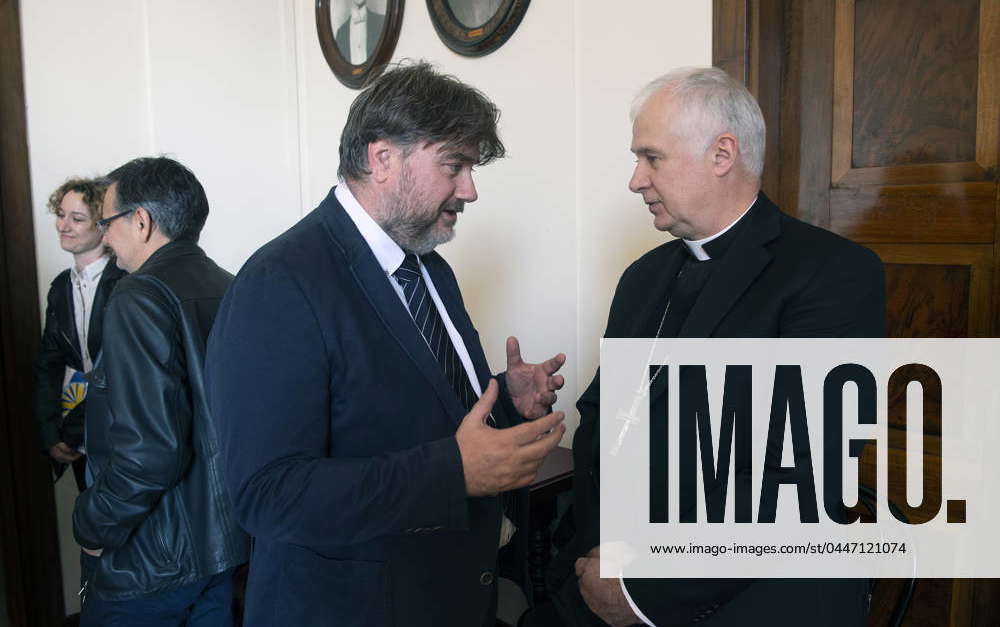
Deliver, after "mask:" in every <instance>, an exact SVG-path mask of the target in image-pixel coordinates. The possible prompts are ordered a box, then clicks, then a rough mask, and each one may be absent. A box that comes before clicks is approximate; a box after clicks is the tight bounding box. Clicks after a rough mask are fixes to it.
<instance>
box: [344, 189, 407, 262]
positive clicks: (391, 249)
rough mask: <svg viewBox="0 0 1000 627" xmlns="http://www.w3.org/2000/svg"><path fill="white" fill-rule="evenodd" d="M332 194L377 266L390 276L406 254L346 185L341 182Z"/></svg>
mask: <svg viewBox="0 0 1000 627" xmlns="http://www.w3.org/2000/svg"><path fill="white" fill-rule="evenodd" d="M333 194H334V196H336V197H337V200H339V201H340V205H341V206H342V207H343V208H344V211H346V212H347V215H348V216H349V217H350V218H351V221H353V222H354V225H355V226H356V227H358V230H359V231H361V237H363V238H365V242H367V244H368V248H371V249H372V252H373V253H374V254H375V259H376V260H378V265H380V266H381V267H382V269H383V270H385V273H386V274H392V273H393V272H395V271H396V270H398V269H399V266H401V265H403V258H404V257H405V256H406V253H404V252H403V249H402V248H400V247H399V244H397V243H396V242H394V241H393V240H392V238H391V237H389V235H388V234H387V233H386V232H385V231H383V230H382V227H380V226H379V225H378V223H377V222H375V220H374V219H373V218H372V217H371V216H370V215H369V214H368V212H367V211H365V209H364V207H362V206H361V203H359V202H358V199H357V198H355V197H354V194H352V193H351V189H350V188H349V187H347V183H344V182H343V181H341V182H340V183H339V184H338V185H337V187H336V188H334V190H333Z"/></svg>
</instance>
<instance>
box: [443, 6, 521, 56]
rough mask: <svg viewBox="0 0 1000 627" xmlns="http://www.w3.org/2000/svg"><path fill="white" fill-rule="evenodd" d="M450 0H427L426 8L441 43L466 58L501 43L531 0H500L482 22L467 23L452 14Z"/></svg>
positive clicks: (506, 38)
mask: <svg viewBox="0 0 1000 627" xmlns="http://www.w3.org/2000/svg"><path fill="white" fill-rule="evenodd" d="M453 1H454V0H427V11H428V12H429V13H430V14H431V22H432V23H433V24H434V30H436V31H437V34H438V37H440V38H441V41H443V42H444V45H446V46H448V48H450V49H451V50H452V51H454V52H457V53H458V54H460V55H463V56H466V57H481V56H483V55H487V54H489V53H491V52H493V51H494V50H496V49H497V48H499V47H500V46H502V45H504V43H506V42H507V40H508V39H510V36H511V35H513V34H514V31H516V30H517V27H518V26H520V24H521V20H522V19H523V18H524V14H525V12H527V10H528V5H529V4H530V3H531V0H500V4H499V7H497V9H496V11H495V12H494V13H493V15H492V16H491V17H490V18H489V19H487V20H486V22H484V23H482V24H473V25H468V24H463V23H462V22H461V21H460V20H459V19H458V18H457V17H456V16H455V13H454V11H453V10H452V5H451V2H453Z"/></svg>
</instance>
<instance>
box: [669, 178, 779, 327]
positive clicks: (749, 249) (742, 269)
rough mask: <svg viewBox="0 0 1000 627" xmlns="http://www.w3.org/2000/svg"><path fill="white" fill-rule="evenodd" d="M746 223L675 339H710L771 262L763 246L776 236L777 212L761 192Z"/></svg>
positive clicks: (777, 226)
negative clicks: (716, 328) (723, 319)
mask: <svg viewBox="0 0 1000 627" xmlns="http://www.w3.org/2000/svg"><path fill="white" fill-rule="evenodd" d="M745 219H746V220H747V224H745V225H743V226H744V227H746V228H745V229H743V232H741V233H738V234H737V237H736V239H735V240H733V243H732V245H731V246H730V247H729V250H727V251H726V253H725V255H723V257H722V259H720V260H719V266H718V267H717V268H715V271H714V272H712V276H711V277H709V279H708V282H707V283H706V284H705V287H704V288H703V289H702V290H701V294H699V295H698V299H697V300H696V301H695V303H694V306H693V307H692V308H691V313H690V314H689V315H688V317H687V319H686V320H685V321H684V324H683V325H682V326H681V330H680V332H679V333H678V337H712V334H713V332H714V331H715V327H716V326H718V324H719V321H721V320H722V318H723V317H724V316H725V315H726V314H727V313H729V310H730V309H732V308H733V305H735V304H736V302H737V301H738V300H739V299H740V297H742V296H743V293H744V292H746V290H747V288H748V287H750V284H751V283H753V281H754V279H756V278H757V275H759V274H760V273H761V272H762V271H763V270H764V268H765V267H767V265H768V264H769V263H770V262H771V253H769V252H768V251H767V249H766V248H764V244H766V243H768V242H770V241H771V240H773V239H774V238H775V237H777V236H778V233H779V231H780V227H779V223H778V210H777V208H776V207H775V206H774V205H773V204H771V201H769V200H768V199H767V197H766V196H764V194H763V193H760V194H759V196H758V200H757V203H756V204H755V205H754V207H753V208H752V209H751V210H750V212H749V213H747V215H746V217H745Z"/></svg>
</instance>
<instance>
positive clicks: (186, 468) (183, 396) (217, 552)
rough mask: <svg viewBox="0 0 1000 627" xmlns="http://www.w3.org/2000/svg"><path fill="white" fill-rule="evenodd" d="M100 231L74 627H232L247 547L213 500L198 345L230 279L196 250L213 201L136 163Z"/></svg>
mask: <svg viewBox="0 0 1000 627" xmlns="http://www.w3.org/2000/svg"><path fill="white" fill-rule="evenodd" d="M107 183H108V185H109V187H108V189H107V192H105V196H104V209H103V211H104V218H103V219H102V220H100V222H99V223H98V224H99V227H100V228H101V229H102V230H103V231H104V238H105V243H106V244H107V246H109V247H110V248H111V249H112V250H113V251H114V252H115V254H116V256H117V259H118V265H119V266H120V267H121V268H122V269H124V270H126V271H128V272H129V275H128V276H126V277H125V278H123V279H122V280H121V281H119V283H118V287H117V289H116V290H115V292H114V294H113V295H112V297H111V299H110V301H109V303H108V308H107V311H106V314H105V321H104V352H103V354H102V357H101V359H100V360H99V361H98V363H97V364H96V365H95V368H94V371H93V374H92V377H91V384H90V386H91V389H90V399H89V403H90V405H89V407H88V410H87V440H86V442H87V449H88V452H89V455H90V459H91V465H90V467H89V468H88V474H89V475H90V481H89V486H90V487H89V488H88V489H87V490H86V491H84V492H83V493H82V494H81V495H80V497H79V498H78V499H77V502H76V509H75V511H74V512H73V531H74V535H75V536H76V539H77V542H79V544H80V546H81V547H83V550H84V555H83V556H82V568H81V579H82V590H81V596H82V597H83V599H82V603H81V614H80V619H81V625H84V626H85V627H87V626H97V625H101V626H108V625H140V624H141V625H156V626H159V625H163V626H168V625H169V626H173V625H188V626H197V627H209V626H212V627H214V626H220V627H221V626H223V625H225V626H226V627H229V626H230V625H232V621H233V618H232V609H231V607H232V597H233V585H232V575H233V570H234V568H235V567H236V566H238V565H240V564H241V563H243V562H245V561H246V560H247V556H248V540H247V537H246V535H245V534H244V533H243V532H242V531H241V530H240V529H239V527H238V526H237V525H236V523H235V521H234V518H233V514H232V511H231V508H230V505H229V501H228V499H225V498H223V497H222V489H223V488H222V478H221V469H220V460H219V454H218V450H219V444H218V442H217V439H216V436H215V431H214V429H213V428H212V425H211V423H210V420H209V416H208V405H207V402H206V399H205V394H204V385H203V381H202V372H203V366H204V356H205V344H206V341H207V338H208V333H209V330H210V329H211V328H212V322H213V321H214V319H215V313H216V310H217V309H218V306H219V303H220V301H221V300H222V296H223V294H224V293H225V291H226V288H227V287H228V286H229V283H230V282H231V280H232V275H230V274H229V273H228V272H226V271H225V270H223V269H222V268H220V267H219V266H217V265H216V264H215V262H213V261H212V260H211V259H209V258H208V257H207V256H206V255H205V253H204V252H203V251H202V250H201V248H199V247H198V244H197V241H198V236H199V234H200V233H201V229H202V227H203V226H204V224H205V219H206V218H207V217H208V200H207V198H206V197H205V192H204V190H203V189H202V186H201V183H199V182H198V179H197V178H195V176H194V174H192V173H191V171H190V170H188V169H187V168H185V167H184V166H183V165H181V164H180V163H177V162H176V161H174V160H172V159H168V158H165V157H159V158H142V159H135V160H133V161H130V162H128V163H126V164H125V165H123V166H121V167H120V168H118V169H116V170H115V171H113V172H112V173H111V174H109V175H108V177H107Z"/></svg>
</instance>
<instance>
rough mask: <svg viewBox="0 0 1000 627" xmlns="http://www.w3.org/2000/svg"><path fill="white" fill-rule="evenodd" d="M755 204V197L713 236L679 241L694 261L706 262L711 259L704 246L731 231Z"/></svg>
mask: <svg viewBox="0 0 1000 627" xmlns="http://www.w3.org/2000/svg"><path fill="white" fill-rule="evenodd" d="M755 202H757V197H756V196H754V199H753V202H751V203H750V205H749V206H747V208H746V209H744V210H743V213H741V214H740V217H738V218H736V219H735V220H733V221H732V222H730V223H729V226H727V227H726V228H724V229H722V230H721V231H719V232H718V233H716V234H715V235H709V236H708V237H706V238H705V239H694V240H692V239H685V240H681V241H683V242H684V244H685V245H687V247H688V250H690V251H691V254H692V255H694V258H695V259H697V260H698V261H708V260H709V259H711V258H712V257H711V256H710V255H709V254H708V252H706V251H705V244H707V243H709V242H711V241H712V240H713V239H717V238H719V237H722V236H723V235H724V234H725V232H726V231H728V230H729V229H731V228H733V227H734V226H736V223H737V222H739V221H740V220H742V219H743V216H745V215H746V214H747V212H748V211H750V207H753V205H754V203H755Z"/></svg>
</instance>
